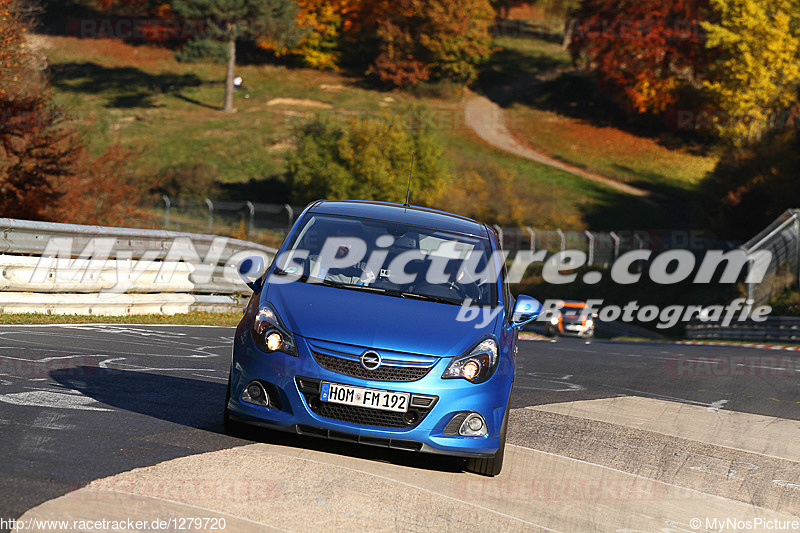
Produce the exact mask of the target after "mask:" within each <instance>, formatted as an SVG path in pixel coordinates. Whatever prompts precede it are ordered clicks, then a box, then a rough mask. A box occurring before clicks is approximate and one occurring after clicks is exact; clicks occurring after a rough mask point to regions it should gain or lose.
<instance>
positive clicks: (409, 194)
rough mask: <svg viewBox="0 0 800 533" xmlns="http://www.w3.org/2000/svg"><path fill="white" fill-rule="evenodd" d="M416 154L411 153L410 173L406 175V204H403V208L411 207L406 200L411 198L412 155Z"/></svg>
mask: <svg viewBox="0 0 800 533" xmlns="http://www.w3.org/2000/svg"><path fill="white" fill-rule="evenodd" d="M415 153H416V152H411V171H410V172H409V173H408V188H407V190H406V203H404V204H403V206H404V207H411V206H410V205H409V204H408V199H409V198H410V197H411V176H413V175H414V154H415Z"/></svg>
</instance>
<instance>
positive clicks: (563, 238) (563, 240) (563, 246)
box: [556, 229, 567, 252]
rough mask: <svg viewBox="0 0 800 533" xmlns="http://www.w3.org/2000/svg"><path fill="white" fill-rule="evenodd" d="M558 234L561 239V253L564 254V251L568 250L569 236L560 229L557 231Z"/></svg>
mask: <svg viewBox="0 0 800 533" xmlns="http://www.w3.org/2000/svg"><path fill="white" fill-rule="evenodd" d="M556 233H557V234H558V236H559V237H561V251H562V252H563V251H564V250H566V249H567V234H566V233H564V232H563V231H561V230H560V229H557V230H556Z"/></svg>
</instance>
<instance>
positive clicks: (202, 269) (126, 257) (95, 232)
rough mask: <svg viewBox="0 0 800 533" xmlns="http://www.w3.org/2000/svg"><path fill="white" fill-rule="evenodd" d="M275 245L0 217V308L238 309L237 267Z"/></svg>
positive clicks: (112, 311)
mask: <svg viewBox="0 0 800 533" xmlns="http://www.w3.org/2000/svg"><path fill="white" fill-rule="evenodd" d="M275 251H276V250H275V249H273V248H269V247H267V246H262V245H259V244H255V243H252V242H247V241H242V240H237V239H229V238H226V237H219V236H214V235H200V234H192V233H181V232H175V231H164V230H149V229H133V228H110V227H103V226H81V225H74V224H56V223H50V222H35V221H28V220H15V219H8V218H0V312H4V313H45V314H86V315H115V316H120V315H134V314H176V313H186V312H189V311H209V312H230V311H233V310H238V309H241V307H242V305H243V302H242V300H243V299H244V298H245V297H246V295H248V294H249V292H250V290H249V289H248V288H247V286H246V285H245V284H244V282H243V281H242V280H241V279H239V276H238V273H237V271H236V265H237V264H238V263H239V261H240V260H241V259H243V258H244V257H246V256H249V255H260V256H262V257H264V258H265V259H266V260H267V264H268V263H269V261H271V260H272V257H273V256H274V254H275Z"/></svg>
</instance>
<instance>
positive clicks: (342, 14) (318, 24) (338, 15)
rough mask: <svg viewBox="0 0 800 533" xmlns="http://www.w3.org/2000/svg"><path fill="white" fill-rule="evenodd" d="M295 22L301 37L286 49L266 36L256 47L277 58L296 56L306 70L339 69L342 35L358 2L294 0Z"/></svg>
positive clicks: (282, 43)
mask: <svg viewBox="0 0 800 533" xmlns="http://www.w3.org/2000/svg"><path fill="white" fill-rule="evenodd" d="M297 3H298V6H299V9H298V13H297V17H296V23H297V27H298V29H299V30H300V31H301V32H302V35H303V37H302V38H301V39H300V40H299V42H297V44H295V45H294V46H286V44H285V42H280V41H278V40H276V39H274V38H273V37H272V36H270V35H265V36H260V37H259V39H258V45H259V46H260V47H262V48H265V49H267V50H273V51H274V52H275V53H276V54H277V55H278V56H285V55H288V56H295V57H299V58H300V59H301V60H302V62H303V64H304V65H305V66H307V67H310V68H313V69H317V70H337V69H338V68H339V65H340V62H341V59H342V52H343V39H344V34H345V32H347V31H349V30H350V27H351V23H350V18H351V17H352V16H353V14H354V12H355V11H357V10H358V9H359V4H360V2H359V0H298V2H297Z"/></svg>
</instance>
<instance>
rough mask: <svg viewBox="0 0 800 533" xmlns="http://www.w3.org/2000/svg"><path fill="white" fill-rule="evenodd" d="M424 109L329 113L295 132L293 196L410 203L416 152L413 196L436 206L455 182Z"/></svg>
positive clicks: (304, 199)
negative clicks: (408, 191) (342, 117)
mask: <svg viewBox="0 0 800 533" xmlns="http://www.w3.org/2000/svg"><path fill="white" fill-rule="evenodd" d="M429 122H430V121H429V119H428V118H427V116H426V114H425V112H424V110H422V109H420V108H412V109H409V110H407V111H406V112H405V113H391V112H389V111H386V112H384V113H382V114H381V115H379V116H370V117H363V118H360V117H351V118H350V119H348V120H345V121H341V120H334V119H329V118H326V117H325V116H324V115H322V116H320V117H319V118H318V119H316V120H313V121H310V122H308V123H307V124H304V125H302V126H301V127H300V128H298V130H297V131H296V132H295V140H296V143H297V150H296V151H295V152H294V153H293V154H292V155H290V156H289V159H288V161H287V169H288V177H289V184H290V187H291V189H292V191H293V194H294V197H293V201H294V202H298V203H303V202H308V201H312V200H316V199H319V198H328V199H331V200H343V199H348V198H358V199H362V200H382V201H393V202H404V201H405V199H406V184H407V183H408V181H407V180H408V173H409V170H410V164H411V154H412V153H415V154H416V156H415V163H414V178H413V181H412V187H411V201H412V202H413V203H416V204H422V205H431V203H432V202H433V201H434V199H435V198H437V197H438V195H439V194H441V192H442V191H443V189H444V187H445V186H446V185H447V183H448V182H449V179H450V178H449V171H448V169H447V167H446V165H445V164H444V163H443V150H442V147H441V145H440V143H439V142H438V141H437V139H436V137H435V136H434V134H433V131H432V125H431V124H430V123H429Z"/></svg>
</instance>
